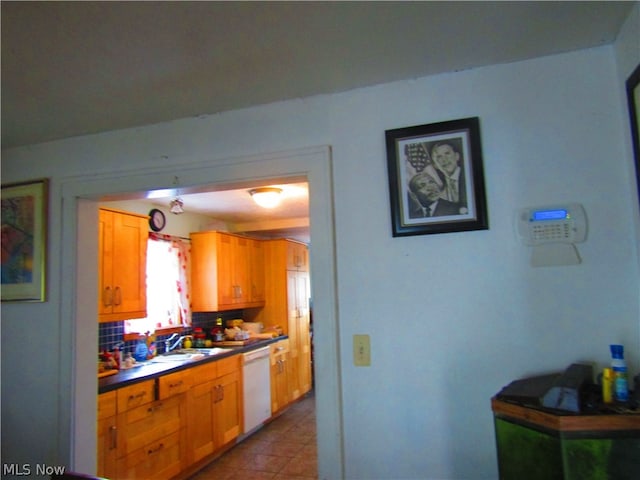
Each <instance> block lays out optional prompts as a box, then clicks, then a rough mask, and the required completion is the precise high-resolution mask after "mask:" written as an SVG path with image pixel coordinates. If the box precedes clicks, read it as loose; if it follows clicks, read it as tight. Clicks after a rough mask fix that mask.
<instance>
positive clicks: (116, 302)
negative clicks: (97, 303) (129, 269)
mask: <svg viewBox="0 0 640 480" xmlns="http://www.w3.org/2000/svg"><path fill="white" fill-rule="evenodd" d="M113 297H114V300H113V305H114V306H118V305H120V304H121V303H122V290H120V287H116V288H115V290H114V292H113Z"/></svg>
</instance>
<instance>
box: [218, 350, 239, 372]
mask: <svg viewBox="0 0 640 480" xmlns="http://www.w3.org/2000/svg"><path fill="white" fill-rule="evenodd" d="M216 365H217V366H218V377H222V376H223V375H227V374H228V373H232V372H235V371H237V370H238V369H239V368H240V355H233V356H232V357H227V358H223V359H222V360H218V361H217V362H216Z"/></svg>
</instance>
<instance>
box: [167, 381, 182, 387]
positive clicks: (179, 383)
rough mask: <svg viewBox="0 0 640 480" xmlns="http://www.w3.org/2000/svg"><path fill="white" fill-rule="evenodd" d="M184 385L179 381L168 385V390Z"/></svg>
mask: <svg viewBox="0 0 640 480" xmlns="http://www.w3.org/2000/svg"><path fill="white" fill-rule="evenodd" d="M183 383H184V381H182V380H180V381H179V382H176V383H170V384H169V388H176V387H179V386H180V385H182V384H183Z"/></svg>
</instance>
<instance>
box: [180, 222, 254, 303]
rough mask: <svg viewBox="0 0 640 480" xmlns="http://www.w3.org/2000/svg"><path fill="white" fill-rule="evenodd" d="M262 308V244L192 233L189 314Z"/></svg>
mask: <svg viewBox="0 0 640 480" xmlns="http://www.w3.org/2000/svg"><path fill="white" fill-rule="evenodd" d="M263 305H264V252H263V247H262V242H261V241H260V240H254V239H250V238H246V237H242V236H239V235H232V234H228V233H223V232H195V233H192V234H191V308H192V310H193V311H194V312H218V311H223V310H235V309H240V308H251V307H261V306H263Z"/></svg>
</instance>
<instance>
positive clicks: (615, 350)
mask: <svg viewBox="0 0 640 480" xmlns="http://www.w3.org/2000/svg"><path fill="white" fill-rule="evenodd" d="M609 348H610V349H611V356H612V357H613V358H624V347H623V346H622V345H609Z"/></svg>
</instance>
